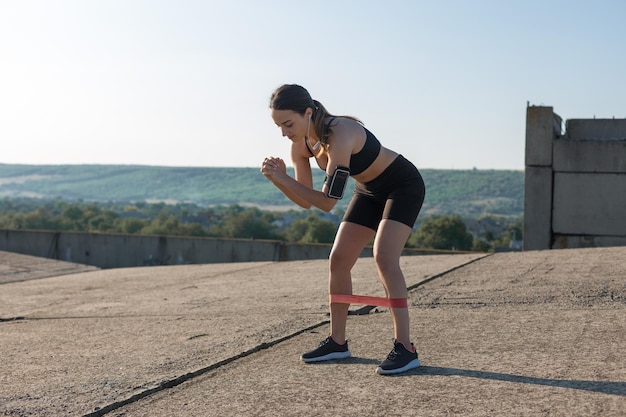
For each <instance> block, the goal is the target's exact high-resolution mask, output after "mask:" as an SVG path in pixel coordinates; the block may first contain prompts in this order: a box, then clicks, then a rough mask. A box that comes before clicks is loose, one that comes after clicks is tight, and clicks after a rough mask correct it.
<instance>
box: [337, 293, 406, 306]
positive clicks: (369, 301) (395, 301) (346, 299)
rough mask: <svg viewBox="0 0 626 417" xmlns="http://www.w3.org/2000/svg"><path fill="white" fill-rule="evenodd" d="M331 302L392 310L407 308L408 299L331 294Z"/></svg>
mask: <svg viewBox="0 0 626 417" xmlns="http://www.w3.org/2000/svg"><path fill="white" fill-rule="evenodd" d="M330 302H331V303H338V304H361V305H366V306H380V307H391V308H407V302H406V298H385V297H370V296H369V295H347V294H330Z"/></svg>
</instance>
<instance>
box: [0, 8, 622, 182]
mask: <svg viewBox="0 0 626 417" xmlns="http://www.w3.org/2000/svg"><path fill="white" fill-rule="evenodd" d="M625 17H626V1H624V0H615V1H608V0H595V1H587V0H581V1H576V2H573V1H564V0H563V1H557V0H524V1H521V0H520V1H512V0H476V1H468V0H457V1H447V0H441V1H432V0H430V1H422V0H415V1H409V0H406V1H397V0H385V1H380V0H377V1H369V0H347V1H341V0H316V1H282V0H280V1H279V0H264V1H260V0H246V1H244V0H222V1H210V0H207V1H200V0H0V145H1V146H0V163H20V164H91V163H95V164H141V165H165V166H199V167H217V166H230V167H257V166H259V165H260V163H261V161H262V160H263V158H264V157H265V156H269V155H272V156H280V157H283V158H285V159H286V160H288V159H289V142H288V140H287V139H286V138H283V137H281V135H280V131H279V129H278V128H277V127H276V126H275V125H274V124H273V122H272V120H271V118H270V117H269V110H268V103H269V96H270V94H271V92H272V91H273V90H274V89H275V88H276V87H277V86H279V85H280V84H283V83H298V84H301V85H303V86H305V87H306V88H307V89H308V90H309V91H310V93H311V95H312V96H313V98H315V99H317V100H319V101H321V102H322V103H323V104H324V105H325V106H326V108H327V109H328V110H329V111H330V112H331V113H335V114H349V115H354V116H357V117H359V118H360V119H361V120H363V121H364V122H365V125H366V126H367V127H368V128H369V129H370V130H372V131H373V132H374V134H375V135H376V136H377V137H378V138H379V139H380V140H381V142H383V144H384V145H385V146H387V147H389V148H391V149H394V150H396V151H398V152H400V153H402V154H404V155H405V156H407V157H408V158H409V159H410V160H412V161H413V162H414V163H415V164H416V165H417V166H418V167H420V168H438V169H468V168H478V169H515V170H522V169H524V146H525V119H526V104H527V102H530V104H531V105H533V104H534V105H546V106H552V107H554V109H555V112H556V113H558V114H559V115H560V116H562V117H563V118H564V119H568V118H593V117H594V116H595V117H597V118H611V117H616V118H625V117H626V80H625V78H626V53H625V49H624V48H625V47H626V25H625V24H624V18H625Z"/></svg>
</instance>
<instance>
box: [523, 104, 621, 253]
mask: <svg viewBox="0 0 626 417" xmlns="http://www.w3.org/2000/svg"><path fill="white" fill-rule="evenodd" d="M565 127H566V128H565V132H564V133H563V132H562V130H561V128H562V119H561V118H560V117H559V116H558V115H557V114H555V113H554V112H553V109H552V107H536V106H531V107H528V108H527V112H526V172H525V196H524V250H537V249H549V248H579V247H595V246H623V245H626V119H571V120H567V121H566V123H565Z"/></svg>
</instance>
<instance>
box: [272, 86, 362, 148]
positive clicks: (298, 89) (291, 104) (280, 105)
mask: <svg viewBox="0 0 626 417" xmlns="http://www.w3.org/2000/svg"><path fill="white" fill-rule="evenodd" d="M308 108H311V110H313V115H312V116H311V121H312V122H313V130H314V131H315V134H316V135H317V137H318V138H320V141H321V142H322V144H323V145H327V144H328V136H330V133H331V127H330V125H325V124H324V120H326V118H327V117H337V116H334V115H332V114H330V113H329V112H328V110H326V108H325V107H324V106H323V105H322V103H320V102H319V101H317V100H313V98H312V97H311V95H310V94H309V92H308V91H307V90H306V88H304V87H302V86H299V85H297V84H283V85H281V86H280V87H278V88H277V89H276V90H274V92H273V93H272V96H271V98H270V109H275V110H292V111H295V112H296V113H298V114H300V115H303V116H304V113H305V112H306V110H307V109H308ZM341 117H346V118H348V119H352V120H356V121H357V122H359V123H361V121H360V120H359V119H357V118H355V117H352V116H341Z"/></svg>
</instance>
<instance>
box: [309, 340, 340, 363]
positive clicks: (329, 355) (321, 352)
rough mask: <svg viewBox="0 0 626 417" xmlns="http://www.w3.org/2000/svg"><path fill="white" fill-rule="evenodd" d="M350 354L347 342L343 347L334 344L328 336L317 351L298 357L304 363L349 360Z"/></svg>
mask: <svg viewBox="0 0 626 417" xmlns="http://www.w3.org/2000/svg"><path fill="white" fill-rule="evenodd" d="M350 356H352V353H351V352H350V351H349V350H348V341H347V340H346V343H344V344H343V345H340V344H339V343H337V342H335V341H334V340H333V338H332V337H330V336H328V337H327V338H326V339H325V340H324V341H323V342H322V343H320V345H319V347H318V348H317V349H314V350H312V351H310V352H307V353H305V354H304V355H302V356H300V359H302V360H303V361H304V362H307V363H310V362H320V361H328V360H331V359H343V358H349V357H350Z"/></svg>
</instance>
